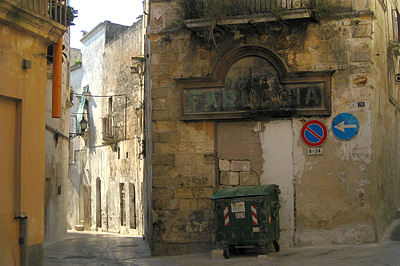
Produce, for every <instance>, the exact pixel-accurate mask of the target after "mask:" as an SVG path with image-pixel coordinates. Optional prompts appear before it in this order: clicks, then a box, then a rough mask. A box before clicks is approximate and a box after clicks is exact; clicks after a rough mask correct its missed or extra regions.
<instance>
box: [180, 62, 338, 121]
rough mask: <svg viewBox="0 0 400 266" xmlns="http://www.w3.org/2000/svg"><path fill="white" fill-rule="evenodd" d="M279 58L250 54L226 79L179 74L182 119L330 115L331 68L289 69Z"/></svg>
mask: <svg viewBox="0 0 400 266" xmlns="http://www.w3.org/2000/svg"><path fill="white" fill-rule="evenodd" d="M276 61H277V60H276V58H275V59H274V60H271V61H270V60H268V56H265V57H262V56H260V55H259V54H254V55H252V54H250V55H249V56H247V57H242V58H240V59H239V60H237V61H236V62H234V63H233V64H231V65H230V66H228V71H226V74H225V76H224V77H222V78H221V79H216V78H207V77H206V78H187V79H178V80H177V83H178V84H179V86H180V87H181V100H182V119H183V120H199V119H229V118H250V117H257V116H258V117H259V116H296V115H297V116H298V115H329V114H330V76H331V75H332V71H329V72H301V73H300V72H292V73H290V72H286V71H282V69H285V67H282V66H280V67H276V66H275V65H276ZM217 71H218V70H217ZM220 72H221V71H220ZM282 72H284V73H282Z"/></svg>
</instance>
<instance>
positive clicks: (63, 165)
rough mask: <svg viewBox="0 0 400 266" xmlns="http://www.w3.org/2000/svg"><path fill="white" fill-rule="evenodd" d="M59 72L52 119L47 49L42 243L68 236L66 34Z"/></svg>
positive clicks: (67, 45)
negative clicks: (56, 108) (58, 109)
mask: <svg viewBox="0 0 400 266" xmlns="http://www.w3.org/2000/svg"><path fill="white" fill-rule="evenodd" d="M62 40H63V41H62V42H63V47H64V49H63V50H62V54H61V56H62V59H61V61H62V71H61V84H60V85H61V113H60V114H61V115H60V117H56V118H54V117H53V116H52V96H53V92H52V90H53V56H54V55H53V49H51V48H50V49H49V52H48V60H47V86H46V180H45V196H44V199H45V201H44V207H45V211H44V220H45V230H44V231H45V243H51V242H55V241H60V240H62V239H64V238H65V237H66V235H67V219H66V216H67V206H68V197H67V194H68V193H67V190H66V188H67V182H68V168H69V163H68V154H69V120H70V119H69V117H70V108H71V107H72V102H71V101H70V84H69V81H70V78H69V75H70V56H69V52H70V51H69V30H68V31H67V32H66V33H65V34H64V35H63V39H62Z"/></svg>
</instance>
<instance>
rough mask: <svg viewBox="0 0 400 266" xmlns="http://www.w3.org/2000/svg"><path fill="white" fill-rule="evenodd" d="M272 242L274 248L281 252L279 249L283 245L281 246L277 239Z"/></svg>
mask: <svg viewBox="0 0 400 266" xmlns="http://www.w3.org/2000/svg"><path fill="white" fill-rule="evenodd" d="M272 244H274V249H275V251H276V252H279V250H281V247H280V246H279V243H278V241H277V240H275V241H274V242H272Z"/></svg>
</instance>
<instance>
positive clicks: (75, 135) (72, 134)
mask: <svg viewBox="0 0 400 266" xmlns="http://www.w3.org/2000/svg"><path fill="white" fill-rule="evenodd" d="M79 124H80V125H81V132H80V133H69V139H73V138H75V137H77V136H83V134H84V133H85V130H86V128H87V125H88V121H87V120H86V119H85V117H82V120H81V121H80V122H79Z"/></svg>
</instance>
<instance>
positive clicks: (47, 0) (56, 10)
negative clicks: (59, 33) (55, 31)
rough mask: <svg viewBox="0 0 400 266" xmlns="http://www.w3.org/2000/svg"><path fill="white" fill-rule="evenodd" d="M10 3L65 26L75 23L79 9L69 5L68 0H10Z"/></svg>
mask: <svg viewBox="0 0 400 266" xmlns="http://www.w3.org/2000/svg"><path fill="white" fill-rule="evenodd" d="M8 1H9V2H10V3H13V2H14V3H16V5H18V6H20V7H22V8H23V9H25V10H27V11H30V12H32V13H34V14H36V15H39V16H45V17H48V18H50V19H51V20H53V21H55V22H57V23H60V24H62V25H63V26H70V25H73V24H72V21H73V20H74V18H75V17H76V15H75V14H76V13H77V11H75V10H74V9H73V8H72V7H70V6H68V5H67V1H66V0H8Z"/></svg>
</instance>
